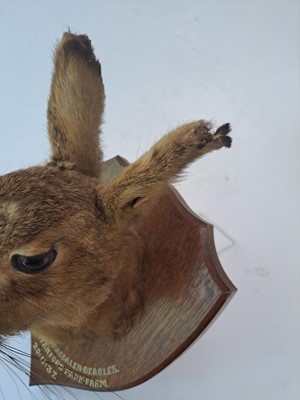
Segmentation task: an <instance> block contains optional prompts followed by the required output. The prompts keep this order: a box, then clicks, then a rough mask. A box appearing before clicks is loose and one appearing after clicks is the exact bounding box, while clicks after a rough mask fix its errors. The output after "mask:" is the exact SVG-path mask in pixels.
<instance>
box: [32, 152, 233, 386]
mask: <svg viewBox="0 0 300 400" xmlns="http://www.w3.org/2000/svg"><path fill="white" fill-rule="evenodd" d="M125 165H127V163H126V161H125V160H124V159H122V158H121V157H115V158H114V159H111V160H109V161H107V162H106V163H105V174H104V176H103V181H104V182H107V181H109V180H110V179H111V178H112V177H113V176H114V175H116V174H117V173H118V171H119V170H120V169H121V168H122V167H123V166H125ZM145 204H146V205H145V206H143V207H144V213H143V218H142V219H141V221H140V222H139V225H138V229H139V232H140V234H141V235H142V237H143V238H144V263H143V277H144V278H143V301H144V311H143V315H142V317H141V319H140V320H139V321H138V322H137V323H136V325H135V326H134V327H133V328H132V329H131V331H130V332H129V333H127V334H126V335H125V336H124V337H123V338H121V339H118V340H116V341H115V342H113V343H112V342H109V343H104V342H103V340H94V341H93V342H91V343H86V344H80V343H76V342H74V343H70V344H69V345H68V346H66V347H63V348H61V347H57V346H56V347H51V346H49V345H48V344H47V343H45V342H44V341H42V340H39V339H38V338H36V337H32V359H31V377H30V378H31V379H30V384H31V385H37V384H38V385H41V384H58V385H66V386H71V387H78V388H81V389H90V390H96V391H98V390H99V391H105V390H118V389H126V388H130V387H133V386H135V385H138V384H140V383H142V382H144V381H146V380H147V379H149V378H151V377H153V376H154V375H155V374H157V373H158V372H159V371H161V370H162V369H163V368H165V367H166V366H167V365H168V364H169V363H171V362H172V361H173V360H175V359H176V357H178V356H179V355H180V354H181V353H182V352H183V351H184V350H185V349H186V348H187V347H188V346H189V345H190V344H191V343H192V342H193V341H194V340H195V339H196V338H197V337H198V336H199V335H200V334H201V333H202V332H203V331H204V329H205V328H206V327H207V326H208V324H209V323H210V322H211V321H212V320H213V319H214V318H215V317H216V315H217V314H218V313H219V311H220V310H221V309H222V308H223V307H224V305H225V304H226V303H227V302H228V300H229V299H230V298H231V296H232V295H233V293H234V292H235V290H236V289H235V287H234V285H233V284H232V283H231V282H230V280H229V279H228V277H227V276H226V274H225V272H224V270H223V268H222V266H221V264H220V262H219V260H218V256H217V253H216V250H215V245H214V239H213V226H212V225H210V224H207V223H206V222H204V221H202V220H201V219H200V218H199V217H197V216H196V215H195V214H194V213H193V212H192V211H191V210H190V209H189V208H188V206H187V205H186V204H185V202H184V201H183V200H182V198H181V197H180V195H179V194H178V193H177V192H176V190H175V189H173V188H171V187H170V189H168V191H167V192H166V193H165V194H164V195H163V196H161V197H160V198H158V199H155V200H153V201H151V202H149V203H145ZM199 362H200V361H199Z"/></svg>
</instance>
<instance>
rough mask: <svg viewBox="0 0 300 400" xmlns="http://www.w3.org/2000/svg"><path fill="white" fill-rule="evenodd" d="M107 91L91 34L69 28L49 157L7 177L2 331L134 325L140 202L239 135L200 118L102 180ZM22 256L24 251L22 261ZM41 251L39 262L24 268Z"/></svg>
mask: <svg viewBox="0 0 300 400" xmlns="http://www.w3.org/2000/svg"><path fill="white" fill-rule="evenodd" d="M104 99H105V95H104V86H103V83H102V77H101V68H100V63H99V62H98V60H97V59H96V58H95V55H94V53H93V49H92V46H91V42H90V40H89V38H88V37H87V36H86V35H74V34H72V33H70V32H66V33H64V35H63V37H62V39H61V40H60V42H59V43H58V45H57V46H56V50H55V55H54V71H53V76H52V83H51V90H50V97H49V102H48V114H47V117H48V133H49V139H50V143H51V148H52V155H51V159H50V160H49V162H48V163H46V164H45V165H44V166H41V167H33V168H29V169H26V170H20V171H17V172H13V173H10V174H8V175H5V176H2V177H0V257H1V258H0V335H1V334H14V333H16V332H18V331H21V330H28V329H29V330H31V331H32V332H33V333H34V334H35V335H37V336H39V337H41V338H43V339H45V340H47V341H48V342H50V343H53V344H63V343H68V341H69V340H70V338H75V339H77V340H90V339H91V338H93V337H98V336H101V335H105V336H107V337H111V338H112V339H116V338H117V337H118V336H119V335H124V334H126V332H128V331H129V330H130V328H131V327H132V326H133V324H134V323H135V321H136V320H137V319H138V318H139V316H140V315H141V313H142V309H143V300H142V297H143V296H142V294H143V293H142V287H141V284H140V282H141V281H142V276H141V273H140V272H141V271H140V269H139V266H140V264H141V259H142V256H143V245H142V242H141V239H140V238H139V236H138V235H137V234H136V232H135V229H134V225H135V219H136V218H137V217H139V216H141V215H142V210H143V207H141V206H140V205H141V204H142V203H144V202H146V201H147V200H149V199H151V198H153V197H155V196H158V195H160V194H161V193H162V192H163V191H164V190H165V189H166V187H167V186H168V184H169V183H171V182H173V181H175V180H176V178H177V177H178V176H179V175H180V174H181V173H182V171H183V169H184V168H185V167H187V166H188V165H189V164H190V163H191V162H193V161H195V160H196V159H197V158H199V157H201V156H203V155H204V154H206V153H208V152H210V151H213V150H217V149H220V148H221V147H230V145H231V138H230V137H229V136H228V133H229V132H230V126H229V124H224V125H222V126H221V127H220V128H218V129H217V130H216V131H213V127H212V126H211V124H210V123H209V122H206V121H202V120H200V121H199V120H198V121H194V122H191V123H188V124H185V125H182V126H179V127H178V128H176V129H174V130H172V131H171V132H169V133H168V134H166V135H165V136H164V137H162V139H160V140H159V141H158V142H157V143H156V144H155V145H154V146H153V147H152V148H151V149H150V150H149V151H148V152H147V153H145V154H144V155H143V156H142V157H140V158H139V159H138V160H137V161H135V162H134V163H133V164H131V165H130V166H128V167H127V168H125V169H124V170H123V171H122V172H121V173H120V174H119V175H118V176H117V177H116V178H115V179H114V180H113V181H112V182H111V183H109V184H107V185H102V184H101V163H102V152H101V148H100V142H99V129H100V126H101V122H102V115H103V111H104ZM49 254H51V255H53V257H52V258H51V260H50V261H49V260H48V259H47V257H48V255H49ZM16 259H17V260H19V261H20V260H21V261H22V260H23V261H24V260H25V261H26V262H25V264H24V265H23V266H22V268H21V269H20V268H18V264H16V262H14V261H13V260H16ZM40 260H42V261H41V265H42V267H43V268H41V270H34V269H33V271H34V273H31V272H32V270H29V272H30V273H29V272H28V271H26V268H27V267H28V265H27V264H28V263H29V267H32V268H37V266H39V262H40ZM45 260H46V261H45ZM19 261H18V262H19ZM30 262H33V265H32V266H30ZM45 265H46V267H47V268H46V267H45ZM16 266H17V268H16ZM23 267H24V268H23ZM44 267H45V268H44ZM24 271H25V272H24ZM27 272H28V273H27Z"/></svg>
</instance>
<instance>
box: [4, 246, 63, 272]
mask: <svg viewBox="0 0 300 400" xmlns="http://www.w3.org/2000/svg"><path fill="white" fill-rule="evenodd" d="M56 254H57V253H56V250H54V249H51V250H50V251H48V253H44V254H40V255H38V256H32V257H27V256H22V255H20V254H15V255H13V256H12V259H11V263H12V265H13V266H14V267H15V268H16V269H17V270H18V271H21V272H24V273H25V274H37V273H39V272H41V271H43V270H44V269H46V268H48V267H50V265H51V264H52V263H53V261H54V260H55V257H56Z"/></svg>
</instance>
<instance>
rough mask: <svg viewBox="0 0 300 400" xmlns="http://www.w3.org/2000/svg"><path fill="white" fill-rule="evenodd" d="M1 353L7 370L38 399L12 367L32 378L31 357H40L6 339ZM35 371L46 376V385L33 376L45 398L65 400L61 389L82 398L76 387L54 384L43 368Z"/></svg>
mask: <svg viewBox="0 0 300 400" xmlns="http://www.w3.org/2000/svg"><path fill="white" fill-rule="evenodd" d="M0 355H1V356H2V361H3V363H2V365H4V364H5V368H6V369H7V371H8V368H9V370H10V375H11V373H13V375H15V376H16V377H17V378H18V380H19V381H20V382H21V383H22V385H23V386H25V387H26V389H27V390H28V391H29V392H30V394H31V395H32V396H33V397H34V398H35V399H37V397H36V396H35V395H34V394H33V393H32V392H31V391H30V389H29V388H28V387H27V385H26V384H25V383H24V382H23V380H22V379H21V378H20V376H19V375H18V374H17V373H16V372H15V370H13V369H12V367H13V368H15V369H17V370H19V371H20V372H22V373H23V374H25V375H26V376H27V377H29V378H31V376H30V372H29V371H30V368H32V366H31V359H32V358H36V359H38V357H35V356H34V355H30V354H29V353H28V352H26V351H23V350H21V349H18V348H16V347H13V346H11V345H10V344H8V343H7V342H6V341H5V342H3V341H2V342H0ZM0 361H1V360H0ZM49 364H50V365H51V364H52V363H51V362H49ZM52 365H53V366H54V364H52ZM33 372H35V373H36V374H37V375H39V376H41V377H43V378H44V377H45V378H46V379H45V382H46V385H45V386H44V387H42V385H39V384H38V382H35V381H34V380H33V378H31V380H32V381H33V383H34V384H35V385H36V386H37V387H39V389H40V390H41V392H42V393H43V396H44V398H46V399H49V400H51V398H52V395H53V396H55V399H61V400H65V397H64V396H63V394H62V393H61V391H63V392H66V393H67V394H68V395H69V396H72V398H74V399H76V400H81V397H80V396H78V395H77V394H76V393H74V389H72V388H71V389H69V388H68V387H65V386H63V385H53V382H50V381H48V377H47V374H46V372H45V371H44V370H43V369H42V368H39V367H36V366H35V367H34V369H33ZM47 382H49V383H47ZM16 386H17V385H16ZM53 386H54V388H53ZM0 389H1V388H0ZM89 392H91V393H93V395H94V396H95V397H96V398H98V399H100V400H104V398H103V397H102V396H101V395H100V394H99V393H97V391H96V390H95V389H89ZM107 392H108V393H111V394H112V395H114V396H115V397H117V398H119V399H120V400H125V398H124V397H123V396H121V395H119V394H118V393H116V392H115V391H113V390H110V389H108V390H107ZM1 394H2V397H3V399H4V398H5V397H4V393H3V391H2V389H1ZM19 398H20V400H21V395H20V392H19Z"/></svg>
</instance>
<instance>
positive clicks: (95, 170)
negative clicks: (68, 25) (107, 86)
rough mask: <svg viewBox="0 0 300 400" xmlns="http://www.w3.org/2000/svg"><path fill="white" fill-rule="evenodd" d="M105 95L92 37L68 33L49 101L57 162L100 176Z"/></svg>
mask: <svg viewBox="0 0 300 400" xmlns="http://www.w3.org/2000/svg"><path fill="white" fill-rule="evenodd" d="M104 99H105V94H104V86H103V83H102V77H101V67H100V63H99V61H98V60H97V59H96V58H95V55H94V52H93V48H92V45H91V41H90V39H89V38H88V37H87V36H86V35H74V34H72V33H70V32H66V33H64V35H63V37H62V39H61V41H60V42H59V43H58V45H57V47H56V49H55V56H54V72H53V76H52V84H51V91H50V97H49V103H48V133H49V138H50V142H51V147H52V158H51V161H52V163H53V164H57V165H59V166H60V167H63V168H67V169H76V170H78V171H80V172H82V173H83V174H85V175H88V176H92V177H99V176H100V169H101V161H102V152H101V149H100V144H99V127H100V124H101V122H102V115H103V111H104Z"/></svg>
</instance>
